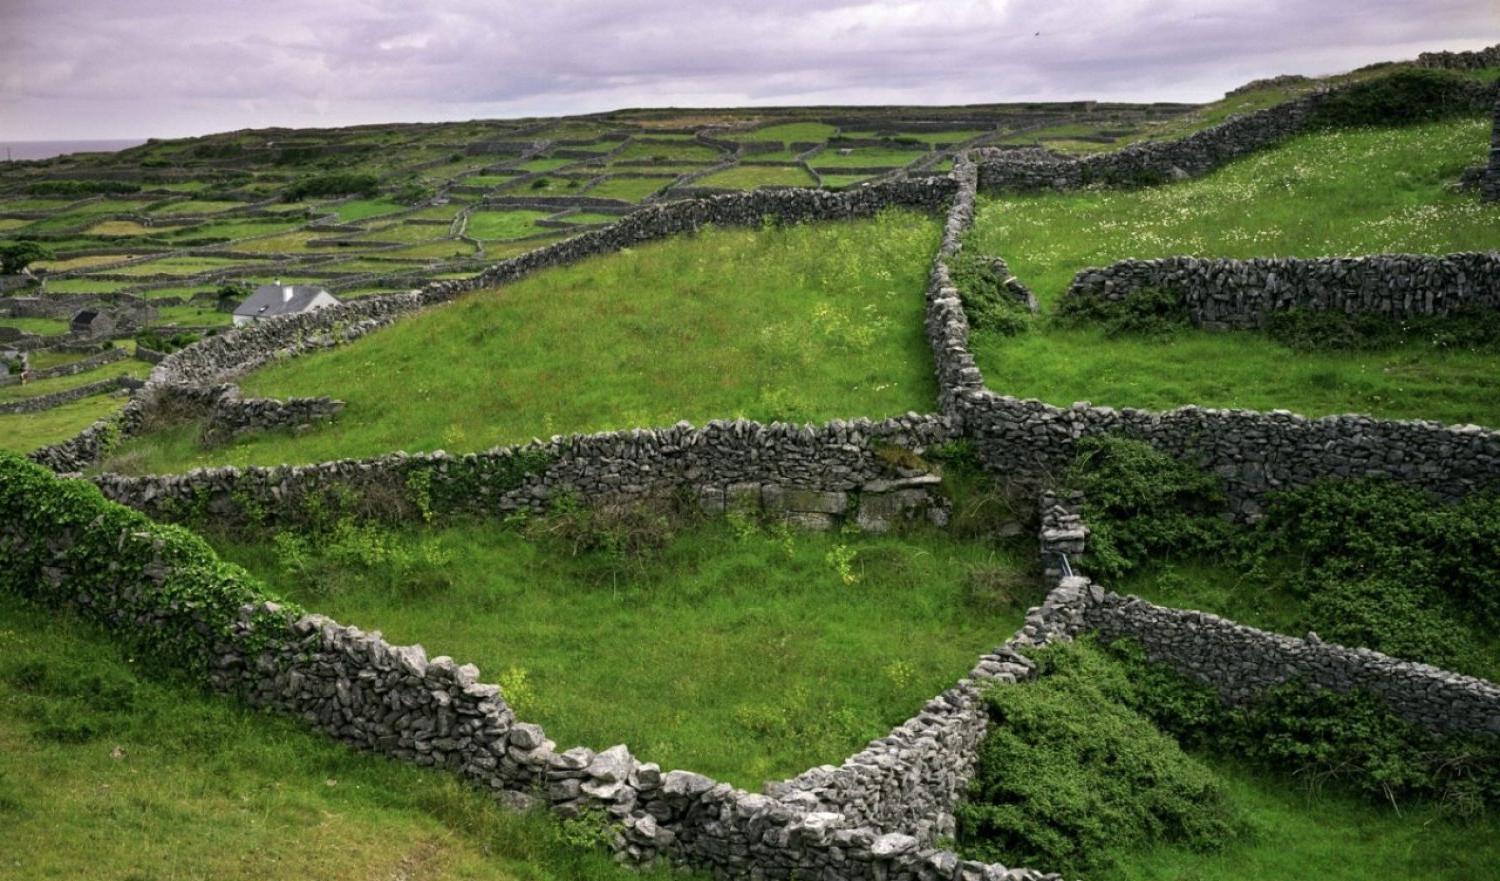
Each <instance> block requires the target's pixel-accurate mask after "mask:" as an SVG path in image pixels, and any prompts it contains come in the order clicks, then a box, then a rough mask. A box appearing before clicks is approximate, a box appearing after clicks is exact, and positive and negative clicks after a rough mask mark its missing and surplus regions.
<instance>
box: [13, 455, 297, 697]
mask: <svg viewBox="0 0 1500 881" xmlns="http://www.w3.org/2000/svg"><path fill="white" fill-rule="evenodd" d="M0 523H5V524H6V525H7V526H8V527H11V528H13V529H15V530H16V533H17V537H15V538H8V539H5V540H4V542H3V543H0V559H3V560H4V561H5V565H3V566H0V591H4V592H7V593H11V594H14V595H16V596H20V597H23V598H26V599H29V600H31V601H33V602H37V603H40V604H42V605H45V606H51V607H74V608H77V609H78V610H79V612H80V613H81V614H83V615H84V616H85V617H87V618H89V619H91V620H93V621H95V622H97V623H99V624H102V625H104V626H106V627H110V628H113V629H115V630H117V631H118V632H119V633H120V634H121V635H122V636H124V637H125V638H126V639H127V640H129V641H130V642H131V644H132V645H134V646H135V647H136V648H137V649H138V650H139V651H140V655H141V657H144V658H149V659H150V660H151V661H152V662H154V663H159V664H162V665H164V666H167V667H170V668H173V669H177V670H182V671H188V672H194V671H203V670H205V669H206V668H207V666H208V664H209V662H210V660H211V659H212V658H214V657H215V655H216V653H215V650H214V643H215V641H216V640H218V639H219V638H221V637H222V635H223V634H225V633H226V632H228V630H229V628H230V627H231V625H232V624H233V623H234V622H235V621H236V620H237V619H238V617H239V614H240V609H241V607H243V606H245V605H247V604H254V603H259V602H261V601H264V600H269V599H274V597H273V596H271V595H269V594H268V593H267V592H266V591H265V589H264V587H263V586H262V585H261V584H260V583H259V582H257V581H256V580H255V579H253V578H251V577H250V575H249V574H248V573H246V572H245V571H244V570H243V569H241V568H239V567H238V566H233V565H229V564H227V563H224V562H222V561H221V560H219V558H218V556H217V555H215V554H214V552H213V550H212V549H211V548H209V547H208V545H207V544H205V543H204V542H203V540H202V539H201V538H199V537H198V536H196V535H194V534H193V533H191V532H189V531H187V530H185V529H181V528H179V527H176V526H167V525H163V524H159V523H156V522H153V521H152V520H151V519H150V518H148V517H146V516H145V515H144V514H141V513H139V512H137V511H133V510H131V509H129V508H126V507H125V506H123V505H118V504H115V503H114V502H110V501H108V500H106V499H105V498H104V496H103V495H102V494H100V492H99V489H98V488H97V487H95V486H94V485H93V484H91V483H88V482H87V481H83V480H68V479H63V478H59V477H57V476H56V475H54V474H52V473H51V472H50V471H47V470H46V469H45V468H42V467H41V466H39V465H36V464H34V463H32V462H28V461H27V460H25V459H23V458H21V457H20V456H17V455H16V454H14V453H10V452H4V451H0ZM283 614H286V615H295V614H297V610H296V608H295V607H292V606H286V607H285V608H284V611H283ZM273 617H274V616H273ZM277 620H278V621H279V620H280V619H279V617H278V618H277ZM267 623H268V624H270V623H272V622H269V621H268V622H267Z"/></svg>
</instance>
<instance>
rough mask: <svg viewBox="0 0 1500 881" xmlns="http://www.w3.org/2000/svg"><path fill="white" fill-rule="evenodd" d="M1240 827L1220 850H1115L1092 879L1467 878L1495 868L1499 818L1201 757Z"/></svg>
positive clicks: (1351, 880)
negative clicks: (1460, 815) (1394, 800)
mask: <svg viewBox="0 0 1500 881" xmlns="http://www.w3.org/2000/svg"><path fill="white" fill-rule="evenodd" d="M1200 758H1202V759H1203V760H1204V761H1205V762H1206V763H1207V764H1208V765H1209V767H1210V768H1211V769H1212V770H1213V771H1214V773H1215V775H1216V776H1217V777H1218V778H1219V780H1220V782H1221V783H1222V784H1223V785H1224V787H1225V791H1226V793H1227V794H1228V796H1229V802H1230V804H1231V805H1232V806H1234V807H1235V808H1236V809H1237V810H1238V812H1239V814H1240V815H1241V816H1242V817H1244V818H1245V820H1246V822H1247V824H1248V826H1249V828H1248V830H1247V832H1246V833H1245V834H1244V835H1243V836H1242V837H1241V838H1239V839H1237V840H1236V841H1234V842H1232V843H1230V844H1229V845H1228V846H1227V847H1225V848H1224V849H1223V850H1221V851H1218V852H1212V853H1197V852H1194V851H1190V850H1187V849H1184V848H1180V847H1172V846H1169V845H1158V846H1156V847H1154V848H1150V849H1147V850H1144V851H1142V852H1137V853H1126V854H1121V855H1120V862H1119V865H1118V866H1117V867H1116V868H1115V870H1114V871H1113V872H1109V873H1106V874H1103V875H1099V876H1096V879H1097V881H1259V879H1268V878H1318V879H1323V881H1370V879H1374V878H1412V879H1416V878H1420V879H1423V881H1471V879H1476V878H1483V877H1486V876H1487V875H1488V874H1489V873H1491V872H1492V871H1493V869H1494V867H1495V866H1496V865H1500V820H1497V819H1496V818H1495V817H1493V816H1486V817H1482V818H1479V819H1477V820H1473V821H1467V822H1466V821H1461V820H1454V819H1452V818H1451V817H1448V816H1446V815H1445V814H1444V813H1443V812H1442V811H1441V810H1440V809H1438V808H1437V807H1436V806H1434V805H1402V806H1401V809H1400V810H1399V811H1397V810H1395V809H1393V808H1391V807H1390V806H1389V805H1372V804H1370V803H1368V802H1366V801H1363V800H1361V799H1358V798H1356V797H1354V796H1351V795H1346V794H1344V793H1342V792H1340V791H1338V790H1337V789H1333V788H1329V789H1323V790H1318V789H1315V788H1310V784H1307V783H1305V782H1303V781H1300V780H1298V779H1297V778H1295V777H1293V776H1290V775H1280V774H1272V773H1269V772H1265V771H1260V770H1257V769H1252V768H1249V767H1246V766H1245V765H1243V764H1241V763H1238V762H1236V761H1235V760H1234V759H1233V758H1232V757H1225V756H1201V757H1200Z"/></svg>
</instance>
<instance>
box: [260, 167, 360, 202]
mask: <svg viewBox="0 0 1500 881" xmlns="http://www.w3.org/2000/svg"><path fill="white" fill-rule="evenodd" d="M379 186H380V179H379V178H377V177H375V175H373V174H320V175H317V176H314V177H307V178H303V179H302V180H299V181H297V182H296V183H294V184H292V185H291V186H290V187H287V189H286V192H284V193H282V196H281V197H282V199H283V200H284V201H287V202H296V201H298V200H299V199H306V198H308V197H311V196H353V195H361V196H372V195H374V194H375V190H376V188H377V187H379Z"/></svg>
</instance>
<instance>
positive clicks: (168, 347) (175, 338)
mask: <svg viewBox="0 0 1500 881" xmlns="http://www.w3.org/2000/svg"><path fill="white" fill-rule="evenodd" d="M198 339H199V337H198V335H197V334H195V333H188V332H186V331H181V332H178V333H173V334H167V335H166V336H163V335H162V334H161V332H160V331H158V330H143V331H141V332H140V333H137V334H136V335H135V342H136V345H138V346H144V347H145V348H147V349H150V350H152V351H153V352H175V351H177V350H178V349H183V348H186V347H188V346H191V345H192V344H193V343H196V342H198Z"/></svg>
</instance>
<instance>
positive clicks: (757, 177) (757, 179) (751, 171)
mask: <svg viewBox="0 0 1500 881" xmlns="http://www.w3.org/2000/svg"><path fill="white" fill-rule="evenodd" d="M816 185H817V181H816V180H814V179H813V176H812V175H810V174H808V173H807V170H806V169H805V168H802V167H801V166H792V165H736V166H735V167H733V168H726V169H724V170H723V171H716V172H714V173H713V174H710V175H705V176H703V177H700V178H698V179H697V180H695V181H693V182H692V186H695V187H725V188H728V189H734V190H753V189H755V188H756V187H773V186H774V187H811V186H816Z"/></svg>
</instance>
